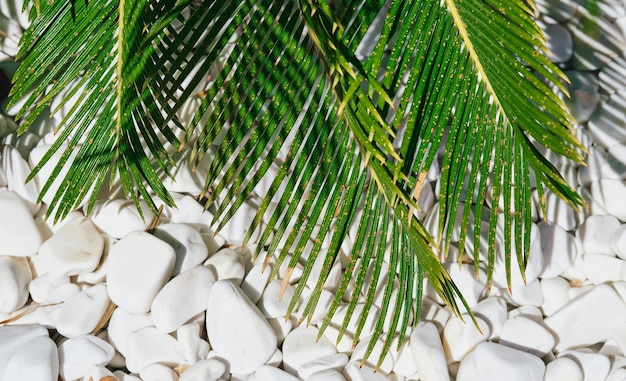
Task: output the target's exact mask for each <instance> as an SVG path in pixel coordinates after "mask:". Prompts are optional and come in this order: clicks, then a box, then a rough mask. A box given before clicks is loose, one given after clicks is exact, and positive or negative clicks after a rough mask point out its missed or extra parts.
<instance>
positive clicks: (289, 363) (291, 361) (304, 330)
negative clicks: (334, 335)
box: [283, 326, 337, 374]
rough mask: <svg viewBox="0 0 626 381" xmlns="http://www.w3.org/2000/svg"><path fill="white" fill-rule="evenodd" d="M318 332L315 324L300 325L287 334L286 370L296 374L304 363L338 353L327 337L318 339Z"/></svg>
mask: <svg viewBox="0 0 626 381" xmlns="http://www.w3.org/2000/svg"><path fill="white" fill-rule="evenodd" d="M318 333H319V331H318V329H317V328H315V327H313V326H309V327H305V326H300V327H298V328H296V329H294V330H293V331H291V332H290V333H289V334H288V335H287V337H286V338H285V341H284V342H283V365H284V367H285V370H287V371H288V372H290V373H293V374H296V373H297V372H298V370H299V369H300V367H302V366H303V365H304V364H306V363H309V362H311V361H314V360H317V359H320V358H322V357H325V356H328V355H332V354H335V353H337V348H335V346H334V345H333V344H332V343H331V342H330V341H329V340H328V339H326V337H324V336H322V337H321V338H320V339H319V340H317V336H318Z"/></svg>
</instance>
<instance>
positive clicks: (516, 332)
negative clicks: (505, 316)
mask: <svg viewBox="0 0 626 381" xmlns="http://www.w3.org/2000/svg"><path fill="white" fill-rule="evenodd" d="M499 342H500V344H504V345H507V346H509V347H512V348H515V349H519V350H521V351H524V352H529V353H532V354H534V355H535V356H539V357H543V356H545V355H546V354H547V353H548V352H550V351H551V350H552V348H554V345H555V340H554V336H552V334H551V333H550V332H549V331H548V330H547V329H546V328H545V327H544V326H543V325H541V324H539V323H537V322H536V321H534V320H532V319H529V318H527V317H525V316H515V317H512V318H510V319H509V320H507V321H506V323H504V326H503V327H502V333H501V334H500V341H499Z"/></svg>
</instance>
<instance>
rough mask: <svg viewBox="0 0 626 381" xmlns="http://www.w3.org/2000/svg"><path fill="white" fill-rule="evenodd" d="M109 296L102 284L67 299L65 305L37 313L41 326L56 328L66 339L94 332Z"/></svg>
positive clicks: (107, 305) (43, 308)
mask: <svg viewBox="0 0 626 381" xmlns="http://www.w3.org/2000/svg"><path fill="white" fill-rule="evenodd" d="M108 307H109V296H108V294H107V290H106V286H105V285H104V284H103V283H101V284H98V285H95V286H92V287H89V288H87V289H85V290H83V291H81V292H80V293H78V294H76V295H73V296H71V297H69V298H68V299H66V300H65V301H64V302H63V303H61V304H57V305H52V306H44V307H40V308H38V309H37V310H36V311H35V316H36V318H37V321H38V322H39V324H42V325H46V326H50V327H54V328H56V330H57V331H58V332H59V333H60V334H61V335H63V336H65V337H70V338H71V337H78V336H81V335H85V334H88V333H90V332H91V331H93V330H94V329H95V328H96V326H97V325H98V323H99V322H100V320H101V319H102V317H103V316H104V314H105V312H106V310H107V308H108Z"/></svg>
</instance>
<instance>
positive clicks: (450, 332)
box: [443, 314, 491, 362]
mask: <svg viewBox="0 0 626 381" xmlns="http://www.w3.org/2000/svg"><path fill="white" fill-rule="evenodd" d="M463 320H465V321H464V322H463V321H462V320H461V319H459V318H457V317H452V318H450V320H448V323H447V324H446V326H445V328H444V331H443V347H444V350H445V351H446V358H447V359H448V361H449V362H454V361H461V360H463V359H464V358H465V356H467V355H468V354H469V353H470V352H471V351H473V350H474V348H476V346H477V345H478V344H480V343H482V342H483V341H486V340H487V339H488V338H489V336H491V330H490V328H489V325H488V324H487V323H486V322H485V321H484V320H483V319H481V318H479V317H476V322H477V323H478V326H479V327H480V331H479V330H478V328H476V327H475V326H474V324H473V323H472V320H471V319H470V317H469V315H467V314H463ZM481 331H482V332H481Z"/></svg>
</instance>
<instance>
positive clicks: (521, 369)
mask: <svg viewBox="0 0 626 381" xmlns="http://www.w3.org/2000/svg"><path fill="white" fill-rule="evenodd" d="M544 373H545V364H544V363H543V361H542V360H541V359H540V358H539V357H537V356H534V355H531V354H529V353H526V352H522V351H519V350H517V349H513V348H509V347H507V346H505V345H501V344H496V343H492V342H486V343H482V344H480V345H478V346H477V347H476V350H475V351H474V352H473V353H472V354H471V355H470V356H467V357H466V358H465V359H464V360H463V361H462V362H461V366H460V367H459V371H458V374H457V377H456V380H457V381H469V380H472V381H473V380H480V381H500V380H502V378H503V376H505V377H506V380H507V381H542V380H543V375H544Z"/></svg>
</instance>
